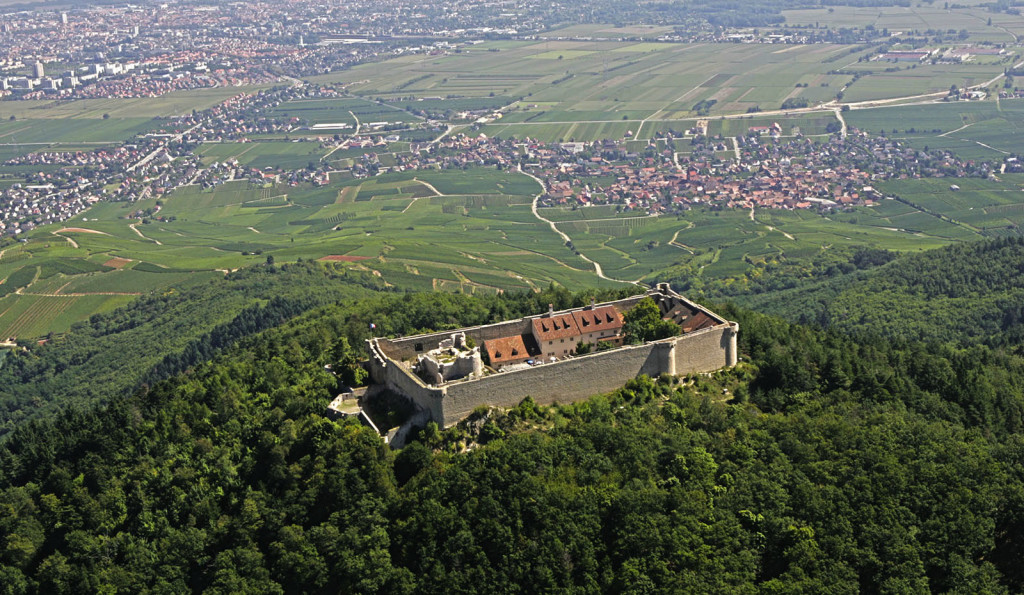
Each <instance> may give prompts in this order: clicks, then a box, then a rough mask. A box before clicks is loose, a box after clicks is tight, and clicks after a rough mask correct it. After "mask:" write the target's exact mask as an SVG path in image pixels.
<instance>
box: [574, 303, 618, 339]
mask: <svg viewBox="0 0 1024 595" xmlns="http://www.w3.org/2000/svg"><path fill="white" fill-rule="evenodd" d="M572 317H573V319H575V321H576V327H577V328H579V329H580V337H579V339H578V340H579V341H582V342H583V343H595V344H596V343H598V342H599V341H601V342H607V341H612V342H613V343H614V344H615V345H616V346H619V345H622V314H621V313H620V312H619V311H618V310H617V309H616V308H615V307H614V306H601V307H595V306H593V305H591V306H590V307H589V308H584V309H583V310H575V311H573V313H572Z"/></svg>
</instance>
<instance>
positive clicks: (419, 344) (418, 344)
mask: <svg viewBox="0 0 1024 595" xmlns="http://www.w3.org/2000/svg"><path fill="white" fill-rule="evenodd" d="M416 351H423V343H417V344H416Z"/></svg>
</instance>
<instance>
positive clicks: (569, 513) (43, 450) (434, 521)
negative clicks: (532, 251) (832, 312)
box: [0, 265, 1024, 593]
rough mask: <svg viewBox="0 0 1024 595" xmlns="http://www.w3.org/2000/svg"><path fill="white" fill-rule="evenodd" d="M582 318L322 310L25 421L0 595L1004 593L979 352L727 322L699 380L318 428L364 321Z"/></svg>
mask: <svg viewBox="0 0 1024 595" xmlns="http://www.w3.org/2000/svg"><path fill="white" fill-rule="evenodd" d="M886 266H887V265H886ZM339 285H342V286H344V285H349V283H346V282H344V281H341V282H339ZM602 297H610V295H606V296H602ZM588 301H589V297H588V296H585V295H576V296H574V295H570V294H568V293H567V292H564V291H559V290H557V289H553V288H552V289H549V290H548V291H546V292H544V293H542V294H539V295H507V296H501V297H490V298H484V299H478V298H470V297H465V296H461V295H447V294H414V295H398V294H391V295H388V294H376V295H372V296H370V297H368V298H365V299H359V300H348V299H343V300H341V301H339V302H336V303H333V304H330V305H326V306H320V307H317V308H314V309H312V310H309V311H307V312H305V313H303V314H299V315H298V316H297V317H295V318H293V319H291V320H290V321H288V322H285V323H283V324H280V325H277V326H274V328H271V329H269V330H266V331H263V332H256V333H249V334H247V335H246V336H243V337H240V338H239V339H238V340H237V341H235V342H234V344H233V345H230V346H226V347H224V348H222V349H221V350H220V351H219V352H218V353H217V354H216V355H215V356H214V357H213V359H212V360H211V361H209V362H206V363H199V364H196V365H192V366H190V367H189V370H188V372H187V373H185V374H178V375H174V376H172V377H170V378H168V379H165V380H161V381H157V382H154V383H152V384H150V385H147V386H145V387H143V388H142V389H141V390H139V391H136V392H135V393H132V394H123V393H122V394H123V396H112V397H109V398H107V399H105V404H104V405H102V406H100V405H97V406H93V407H90V408H74V409H72V410H70V411H68V412H67V413H66V414H64V415H61V416H47V417H46V418H41V419H37V420H32V421H28V422H23V423H20V424H18V426H17V427H16V428H15V429H14V431H13V432H11V433H10V435H9V436H8V438H7V439H6V440H5V441H4V442H3V444H2V446H0V490H2V500H0V501H2V502H4V504H5V514H4V515H0V540H2V548H0V563H2V566H0V576H2V578H0V584H3V585H4V586H5V590H6V591H8V592H12V593H25V592H45V593H63V592H95V591H102V592H117V591H123V592H140V591H150V592H182V591H190V590H193V591H194V590H208V591H209V592H211V593H233V592H261V593H262V592H265V593H274V592H332V593H333V592H389V593H415V592H539V591H549V590H565V591H569V590H571V591H577V592H623V593H642V592H644V593H645V592H715V593H719V592H741V593H753V592H771V593H781V592H826V591H827V592H849V593H853V592H860V591H865V592H901V593H902V592H928V591H957V592H971V593H981V592H990V593H1000V592H1020V591H1021V590H1024V570H1022V568H1021V566H1020V564H1019V561H1020V559H1021V557H1022V555H1024V531H1022V529H1024V465H1022V464H1021V463H1022V455H1024V443H1022V441H1021V438H1020V435H1019V432H1020V431H1021V430H1022V429H1024V359H1022V358H1020V357H1018V356H1016V355H1014V354H1012V353H1010V352H1008V351H1007V350H1006V349H1004V348H1003V347H1001V346H998V345H985V344H975V345H970V346H958V345H954V344H940V343H937V342H932V343H917V342H910V341H908V340H905V339H899V338H895V339H894V338H890V337H879V336H876V337H875V338H872V337H870V336H864V337H857V338H853V337H851V336H850V335H847V334H841V333H840V332H838V331H834V330H832V331H822V330H815V329H813V328H810V327H806V326H800V325H796V324H793V323H789V322H784V321H782V320H781V319H778V318H773V317H770V316H766V315H761V314H755V313H752V312H750V311H747V310H742V309H739V308H737V307H724V308H723V309H722V310H721V312H720V313H722V314H724V315H726V316H728V317H730V318H732V319H735V320H738V321H739V322H740V325H741V329H742V332H741V335H740V337H741V351H742V352H743V354H744V356H743V360H744V361H743V362H742V363H741V365H739V366H737V367H736V368H734V369H731V370H726V371H722V372H719V373H717V374H715V375H713V376H690V377H686V378H680V379H672V378H670V377H663V378H658V379H648V378H646V377H640V378H638V379H636V380H634V381H631V382H630V383H628V384H627V386H625V387H624V388H623V389H621V390H619V391H616V392H615V393H613V394H610V395H604V396H597V397H595V398H593V399H591V400H589V401H586V402H582V403H578V404H575V405H562V406H555V407H538V406H536V405H535V404H533V403H532V402H531V401H530V400H529V399H527V400H526V401H524V402H523V403H521V404H520V405H519V406H518V407H516V408H514V409H512V410H510V411H507V412H497V411H479V412H478V413H476V414H475V415H474V416H473V417H472V418H471V419H470V420H467V421H466V422H465V423H463V424H461V425H460V426H457V427H454V428H449V429H447V430H440V429H438V428H437V427H436V426H433V425H430V426H428V427H427V429H425V430H424V431H422V432H421V433H420V435H419V436H418V438H417V440H416V441H414V442H413V443H412V444H411V445H410V446H407V447H406V448H405V449H403V450H402V451H400V452H398V453H395V452H392V451H391V450H389V449H388V448H387V447H386V446H385V445H384V444H383V442H382V441H381V440H380V438H379V437H378V436H376V435H375V434H374V433H373V432H371V431H370V430H368V429H367V428H365V427H361V426H359V425H357V424H356V423H355V422H354V421H348V422H332V421H329V420H327V419H326V418H325V417H323V415H322V413H323V410H324V407H325V406H326V404H327V403H328V402H329V400H330V398H331V397H332V395H333V394H334V392H335V390H336V389H337V384H338V382H339V378H338V377H336V376H334V375H333V374H332V373H331V372H330V371H328V370H325V368H324V366H325V365H326V364H341V365H347V364H351V362H352V361H354V359H357V358H358V357H361V353H360V351H359V350H360V349H361V346H360V343H361V341H362V339H364V338H365V337H366V335H367V333H368V332H369V330H368V328H369V327H368V325H369V323H371V322H372V323H374V324H376V325H377V326H378V329H379V330H380V331H382V332H383V333H385V334H397V333H405V334H407V333H411V332H416V331H420V330H427V329H443V328H452V327H456V326H459V325H463V324H477V323H481V322H486V321H490V320H497V319H503V318H508V317H510V316H515V315H517V314H519V313H525V312H536V311H540V310H543V309H544V308H545V307H546V304H547V303H549V302H551V303H555V304H556V307H566V306H569V305H572V304H574V303H575V304H583V303H587V302H588ZM183 363H184V362H172V363H171V364H168V366H169V367H168V368H167V369H168V370H173V369H174V368H175V366H177V365H181V364H183ZM336 369H337V368H336Z"/></svg>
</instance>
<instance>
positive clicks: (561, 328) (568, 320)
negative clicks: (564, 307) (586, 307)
mask: <svg viewBox="0 0 1024 595" xmlns="http://www.w3.org/2000/svg"><path fill="white" fill-rule="evenodd" d="M579 335H580V329H579V327H578V326H576V321H575V320H573V317H572V315H571V314H555V315H554V316H551V317H548V316H543V317H541V318H534V319H533V336H534V337H537V340H538V341H554V340H556V339H567V338H569V337H578V336H579Z"/></svg>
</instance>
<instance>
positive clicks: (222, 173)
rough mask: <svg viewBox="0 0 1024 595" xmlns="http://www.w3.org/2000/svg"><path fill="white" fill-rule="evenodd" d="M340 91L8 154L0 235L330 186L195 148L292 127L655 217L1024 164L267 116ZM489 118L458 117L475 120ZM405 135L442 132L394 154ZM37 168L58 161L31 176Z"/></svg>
mask: <svg viewBox="0 0 1024 595" xmlns="http://www.w3.org/2000/svg"><path fill="white" fill-rule="evenodd" d="M344 96H345V95H344V93H343V90H341V89H338V88H336V87H331V86H308V85H307V86H303V87H279V88H277V89H272V90H267V91H260V92H258V93H256V94H251V95H249V94H240V95H237V96H235V97H233V98H230V99H228V100H226V101H224V102H222V103H221V104H218V105H216V106H214V107H213V108H210V109H208V110H204V111H201V112H195V113H192V114H189V115H186V116H183V117H180V118H171V119H166V120H162V121H160V122H159V125H158V127H157V128H156V129H154V130H151V131H149V132H145V133H143V134H141V135H139V136H137V137H135V138H133V139H130V140H128V141H126V142H125V143H123V144H122V145H121V146H119V147H105V148H99V149H96V150H93V151H82V150H75V151H66V152H62V151H54V150H44V151H39V152H33V153H28V154H26V155H23V156H20V157H15V158H12V159H9V160H7V161H6V162H4V164H3V165H5V166H17V167H20V168H22V169H25V168H28V170H29V173H28V174H27V175H25V176H24V180H25V181H24V182H19V183H16V184H12V185H11V186H10V187H9V188H7V189H5V190H4V191H3V193H2V194H0V219H2V221H3V222H4V223H3V224H2V225H3V227H0V234H3V235H17V234H20V233H23V232H25V231H28V230H30V229H33V228H34V227H36V226H38V225H42V224H44V223H52V222H58V221H63V220H66V219H68V218H70V217H72V216H74V215H76V214H78V213H80V212H81V211H82V210H84V209H85V208H86V207H87V206H88V205H90V204H93V203H95V202H96V201H98V200H108V201H129V202H131V201H136V200H140V199H143V198H148V197H153V196H157V197H159V196H163V195H165V194H167V193H169V192H170V191H172V190H173V189H175V188H178V187H181V186H185V185H190V184H198V185H201V186H204V187H209V186H214V185H218V184H221V183H224V182H227V181H232V180H250V181H252V182H253V183H257V184H261V185H262V184H265V183H284V184H300V183H312V184H314V185H325V184H328V183H329V182H330V176H331V174H332V173H338V170H337V169H336V167H335V166H333V165H332V164H331V162H330V161H328V160H320V161H317V162H310V163H309V164H308V166H307V167H305V168H299V169H290V168H282V167H273V168H268V169H256V168H253V167H251V166H247V165H244V164H240V163H239V162H238V161H237V160H235V159H228V160H225V161H220V162H214V163H207V164H204V162H203V160H202V159H201V158H200V156H199V155H197V153H196V149H197V148H198V147H200V146H201V145H202V144H203V143H211V142H212V143H217V142H227V141H232V142H261V141H260V140H254V139H253V137H257V138H258V137H259V136H260V135H275V134H278V135H280V134H285V135H293V138H292V142H304V143H317V145H318V146H320V147H322V148H323V149H324V150H326V151H333V150H355V152H356V153H359V156H358V157H357V158H356V159H354V160H352V163H351V166H350V167H349V168H348V169H347V170H345V172H344V173H346V174H347V175H351V176H353V177H356V178H367V177H372V176H376V175H380V174H383V173H388V172H404V171H418V170H424V169H426V170H459V169H465V168H468V167H496V168H499V169H506V170H508V169H517V170H520V171H523V172H525V173H528V174H529V175H531V176H534V177H535V178H537V179H538V180H541V181H542V182H543V184H544V189H543V193H542V195H541V196H540V199H539V201H538V206H540V207H550V206H568V207H585V206H590V205H615V206H617V207H620V208H621V210H623V211H629V212H633V211H637V212H642V213H645V214H650V215H657V214H663V213H674V212H680V211H684V210H686V209H689V208H692V207H694V206H697V205H705V206H712V207H715V208H752V207H756V208H781V209H815V210H828V209H834V208H840V209H842V208H848V207H853V206H857V205H871V204H874V203H875V202H876V201H878V200H879V199H881V198H883V197H882V196H881V195H880V194H879V193H878V192H877V191H876V190H875V189H874V183H875V182H877V181H879V180H890V179H907V178H920V177H982V178H984V177H988V176H990V175H992V174H993V173H994V172H995V171H1017V170H1018V169H1019V168H1020V163H1019V162H1018V161H1017V159H1016V157H1015V156H1007V157H1005V158H1004V159H1003V163H1001V164H993V163H989V162H984V161H979V162H976V161H973V160H964V159H960V158H958V157H956V156H955V155H954V154H953V153H951V152H949V151H945V150H939V149H933V150H930V151H925V150H922V149H916V148H912V147H910V146H908V145H906V144H905V143H903V142H902V141H899V140H894V139H890V138H888V137H887V136H885V134H884V133H885V131H881V134H870V133H868V132H867V131H861V130H856V129H850V130H849V132H848V134H846V135H845V136H844V135H843V134H841V133H839V132H836V133H834V134H831V135H829V136H825V137H817V138H811V137H807V136H804V135H802V134H801V132H800V130H799V129H798V128H796V127H791V128H790V129H788V130H783V127H782V126H781V125H779V124H778V123H772V124H770V125H767V126H763V125H756V126H749V127H748V128H747V132H746V134H743V135H739V136H735V137H728V138H726V137H722V136H721V135H715V136H707V135H705V134H702V132H703V130H704V129H703V128H701V126H699V125H697V126H694V127H693V128H691V129H689V130H686V131H680V132H673V131H669V132H665V133H659V135H657V136H658V138H654V139H650V140H649V141H647V142H640V141H635V140H633V139H631V138H628V137H627V138H621V139H605V140H601V141H590V142H556V143H550V142H548V143H545V142H539V141H536V140H534V139H530V138H523V139H515V138H508V139H499V138H489V137H487V136H485V135H483V134H478V133H474V132H473V128H474V126H470V127H469V128H468V129H465V132H456V133H452V134H446V133H447V132H449V131H450V130H449V127H450V126H451V124H448V123H444V122H441V121H437V120H432V119H429V118H420V119H417V120H416V121H414V122H410V123H406V124H402V125H400V127H398V128H399V129H398V130H393V128H395V126H384V125H377V126H367V127H365V128H366V130H365V131H360V133H359V134H355V131H344V132H345V134H333V135H322V134H318V132H319V131H318V130H316V129H314V128H313V127H311V126H309V123H308V122H305V121H303V120H302V119H300V118H297V117H281V116H274V115H271V111H272V110H273V109H274V108H275V107H277V106H280V105H282V104H283V103H285V102H287V101H289V100H294V99H296V98H306V99H308V98H341V97H344ZM487 113H489V112H487V111H481V112H472V113H466V114H460V116H461V117H463V118H467V119H472V118H478V117H481V115H486V114H487ZM700 123H701V122H698V124H700ZM408 131H425V132H428V133H429V135H428V136H431V137H437V138H434V139H433V140H429V141H418V142H409V143H407V144H404V146H403V150H400V151H397V152H396V151H394V150H392V149H391V147H392V144H393V143H394V142H395V141H397V140H399V138H400V134H401V133H403V132H408ZM332 132H333V131H332ZM406 147H407V148H406ZM385 161H386V162H387V164H385ZM35 166H50V167H48V168H46V171H37V172H34V173H33V171H32V168H33V167H35ZM53 166H58V167H56V168H55V167H53ZM40 169H43V168H40Z"/></svg>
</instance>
